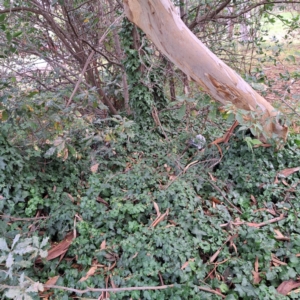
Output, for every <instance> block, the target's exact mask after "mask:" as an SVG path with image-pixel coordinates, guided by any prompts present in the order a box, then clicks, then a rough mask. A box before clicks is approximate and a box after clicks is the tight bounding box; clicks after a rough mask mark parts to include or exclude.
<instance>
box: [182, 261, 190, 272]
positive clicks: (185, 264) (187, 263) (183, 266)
mask: <svg viewBox="0 0 300 300" xmlns="http://www.w3.org/2000/svg"><path fill="white" fill-rule="evenodd" d="M189 263H190V262H189V261H186V262H185V263H184V264H183V265H182V266H181V268H180V269H181V270H184V269H185V268H186V267H187V266H188V265H189Z"/></svg>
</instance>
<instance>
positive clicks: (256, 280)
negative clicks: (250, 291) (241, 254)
mask: <svg viewBox="0 0 300 300" xmlns="http://www.w3.org/2000/svg"><path fill="white" fill-rule="evenodd" d="M258 267H259V265H258V257H257V256H256V259H255V263H254V271H252V275H253V284H259V283H260V281H261V278H260V276H259V272H258Z"/></svg>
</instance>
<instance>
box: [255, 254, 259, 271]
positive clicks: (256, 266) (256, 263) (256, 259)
mask: <svg viewBox="0 0 300 300" xmlns="http://www.w3.org/2000/svg"><path fill="white" fill-rule="evenodd" d="M258 267H259V264H258V256H256V258H255V263H254V271H255V272H258Z"/></svg>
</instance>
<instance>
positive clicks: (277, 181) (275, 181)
mask: <svg viewBox="0 0 300 300" xmlns="http://www.w3.org/2000/svg"><path fill="white" fill-rule="evenodd" d="M279 182H280V181H279V180H278V178H277V175H276V176H275V180H274V182H273V183H274V184H278V183H279Z"/></svg>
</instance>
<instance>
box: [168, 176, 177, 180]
mask: <svg viewBox="0 0 300 300" xmlns="http://www.w3.org/2000/svg"><path fill="white" fill-rule="evenodd" d="M176 178H177V176H176V175H170V176H169V179H170V180H172V181H173V180H175V179H176Z"/></svg>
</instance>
